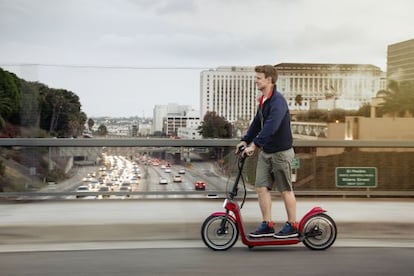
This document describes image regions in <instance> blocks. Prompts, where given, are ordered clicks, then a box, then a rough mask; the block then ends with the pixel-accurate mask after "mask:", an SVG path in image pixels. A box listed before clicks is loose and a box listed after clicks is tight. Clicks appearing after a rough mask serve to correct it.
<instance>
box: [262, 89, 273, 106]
mask: <svg viewBox="0 0 414 276" xmlns="http://www.w3.org/2000/svg"><path fill="white" fill-rule="evenodd" d="M272 95H273V86H272V88H271V89H270V92H269V96H268V97H267V98H266V100H267V99H270V98H271V97H272ZM264 102H265V97H264V95H262V96H260V98H259V104H260V107H263V103H264Z"/></svg>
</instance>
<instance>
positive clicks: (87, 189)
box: [76, 185, 89, 198]
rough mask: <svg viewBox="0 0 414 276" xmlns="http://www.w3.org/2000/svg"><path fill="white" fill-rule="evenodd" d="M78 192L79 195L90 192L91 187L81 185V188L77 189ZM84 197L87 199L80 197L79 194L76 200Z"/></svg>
mask: <svg viewBox="0 0 414 276" xmlns="http://www.w3.org/2000/svg"><path fill="white" fill-rule="evenodd" d="M76 192H77V193H84V192H89V186H87V185H81V186H79V187H78V188H77V189H76ZM82 197H85V195H80V194H77V195H76V198H82Z"/></svg>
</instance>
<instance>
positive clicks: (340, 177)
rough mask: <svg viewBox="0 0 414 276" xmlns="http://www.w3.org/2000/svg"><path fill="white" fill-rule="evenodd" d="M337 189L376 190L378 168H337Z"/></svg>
mask: <svg viewBox="0 0 414 276" xmlns="http://www.w3.org/2000/svg"><path fill="white" fill-rule="evenodd" d="M335 182H336V187H340V188H376V187H377V168H375V167H337V168H335Z"/></svg>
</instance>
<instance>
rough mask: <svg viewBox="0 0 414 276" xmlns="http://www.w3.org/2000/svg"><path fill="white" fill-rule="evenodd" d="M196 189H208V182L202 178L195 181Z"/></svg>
mask: <svg viewBox="0 0 414 276" xmlns="http://www.w3.org/2000/svg"><path fill="white" fill-rule="evenodd" d="M194 189H196V190H205V189H206V183H205V182H204V181H202V180H198V181H196V182H195V183H194Z"/></svg>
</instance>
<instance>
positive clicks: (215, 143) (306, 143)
mask: <svg viewBox="0 0 414 276" xmlns="http://www.w3.org/2000/svg"><path fill="white" fill-rule="evenodd" d="M239 141H240V140H239V139H167V138H149V139H145V138H122V139H104V138H98V139H95V138H93V139H69V138H1V139H0V147H2V146H3V147H10V146H16V147H231V146H235V145H237V143H238V142H239ZM293 145H294V146H296V147H324V148H347V147H359V148H414V140H326V139H320V140H294V141H293Z"/></svg>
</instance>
